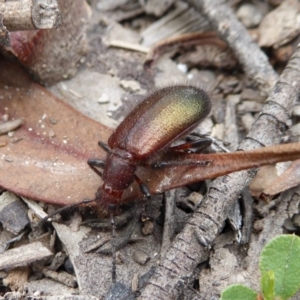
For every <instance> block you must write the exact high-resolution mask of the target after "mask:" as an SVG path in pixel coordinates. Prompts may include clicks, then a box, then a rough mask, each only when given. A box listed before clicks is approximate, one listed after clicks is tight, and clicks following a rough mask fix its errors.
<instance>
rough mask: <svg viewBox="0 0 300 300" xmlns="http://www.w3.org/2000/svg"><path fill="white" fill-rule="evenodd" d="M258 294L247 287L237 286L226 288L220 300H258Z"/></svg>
mask: <svg viewBox="0 0 300 300" xmlns="http://www.w3.org/2000/svg"><path fill="white" fill-rule="evenodd" d="M256 297H257V293H256V292H255V291H253V290H251V289H249V288H248V287H246V286H243V285H240V284H236V285H231V286H229V287H228V288H226V289H225V290H224V291H223V292H222V295H221V299H220V300H256Z"/></svg>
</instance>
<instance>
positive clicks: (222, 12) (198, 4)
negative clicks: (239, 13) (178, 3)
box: [187, 0, 278, 93]
mask: <svg viewBox="0 0 300 300" xmlns="http://www.w3.org/2000/svg"><path fill="white" fill-rule="evenodd" d="M187 2H188V3H190V4H191V5H192V6H194V7H195V8H196V9H197V10H198V11H199V12H200V13H201V14H203V13H204V14H205V15H206V16H207V18H208V19H209V21H210V22H211V24H212V26H213V27H214V28H215V29H216V30H217V32H218V33H219V34H220V36H221V37H222V38H223V39H224V40H225V41H226V42H227V43H228V45H229V46H230V47H231V49H232V50H233V52H234V54H235V56H236V58H237V59H238V60H239V62H240V64H241V65H242V66H243V68H244V71H245V73H246V74H247V76H248V77H249V78H250V79H252V80H253V81H254V83H255V84H256V85H257V86H258V87H259V88H260V89H261V91H263V92H265V93H268V92H269V91H270V89H271V88H272V87H273V86H274V84H275V83H276V80H277V79H278V76H277V74H276V73H275V72H274V70H273V68H272V67H271V66H270V64H269V62H268V58H267V56H266V55H265V54H264V53H263V52H262V51H261V50H260V48H259V47H258V45H257V44H256V43H255V42H254V41H253V39H252V38H251V36H250V35H249V33H248V32H247V30H246V28H245V27H244V26H243V25H242V24H241V23H240V22H239V21H238V19H237V17H236V15H235V13H234V12H233V11H232V9H231V8H230V7H229V6H228V5H227V4H226V3H225V2H224V1H223V0H201V1H198V0H188V1H187Z"/></svg>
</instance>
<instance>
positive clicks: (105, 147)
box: [98, 141, 111, 152]
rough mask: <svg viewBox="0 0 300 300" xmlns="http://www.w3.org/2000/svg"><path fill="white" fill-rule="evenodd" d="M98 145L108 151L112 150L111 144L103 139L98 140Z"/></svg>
mask: <svg viewBox="0 0 300 300" xmlns="http://www.w3.org/2000/svg"><path fill="white" fill-rule="evenodd" d="M98 145H99V146H100V147H101V148H102V149H103V150H104V151H106V152H110V151H111V149H110V148H109V146H108V145H107V144H105V143H103V142H101V141H99V142H98Z"/></svg>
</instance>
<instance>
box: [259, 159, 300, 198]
mask: <svg viewBox="0 0 300 300" xmlns="http://www.w3.org/2000/svg"><path fill="white" fill-rule="evenodd" d="M299 184H300V160H299V159H298V160H295V161H294V162H293V163H292V164H291V165H290V167H289V168H288V169H287V170H286V171H285V172H284V173H283V174H281V175H280V176H279V177H277V178H276V179H275V180H274V181H272V182H271V183H270V184H269V185H267V186H266V188H265V189H264V190H263V194H265V195H267V196H274V195H276V194H279V193H281V192H283V191H286V190H288V189H290V188H292V187H295V186H297V185H299Z"/></svg>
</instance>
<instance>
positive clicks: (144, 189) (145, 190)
mask: <svg viewBox="0 0 300 300" xmlns="http://www.w3.org/2000/svg"><path fill="white" fill-rule="evenodd" d="M134 179H135V181H136V182H137V183H138V185H139V187H140V191H141V192H142V194H143V195H144V196H146V197H147V199H150V198H151V194H150V192H149V189H148V187H147V185H146V184H145V183H144V182H143V181H142V180H141V179H140V178H139V177H137V175H135V174H134Z"/></svg>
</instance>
